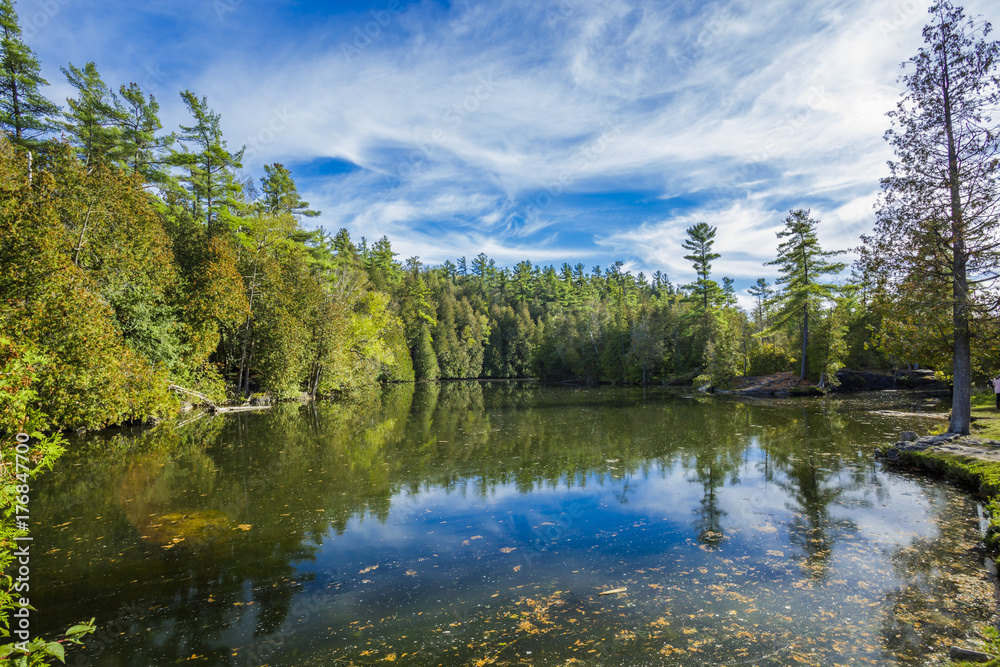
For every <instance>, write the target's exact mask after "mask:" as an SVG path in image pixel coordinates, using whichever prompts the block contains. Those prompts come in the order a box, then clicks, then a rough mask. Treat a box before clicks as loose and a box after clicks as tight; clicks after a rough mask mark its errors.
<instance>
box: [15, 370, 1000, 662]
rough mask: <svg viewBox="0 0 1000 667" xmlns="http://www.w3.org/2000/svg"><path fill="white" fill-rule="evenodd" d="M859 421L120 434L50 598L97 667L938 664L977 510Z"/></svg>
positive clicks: (216, 427)
mask: <svg viewBox="0 0 1000 667" xmlns="http://www.w3.org/2000/svg"><path fill="white" fill-rule="evenodd" d="M893 400H898V398H894V399H893ZM862 407H867V406H865V405H861V404H859V403H858V402H857V401H854V402H851V401H847V402H834V401H827V402H807V403H802V402H797V401H792V402H785V403H775V404H767V403H761V404H750V403H743V402H737V401H731V400H726V399H713V398H706V397H696V398H695V397H681V396H670V395H664V396H659V395H653V394H649V395H647V396H645V397H644V395H643V393H642V392H639V391H635V392H633V391H631V390H596V389H595V390H568V389H546V388H542V387H538V386H535V385H527V386H520V385H515V384H485V385H484V384H478V383H471V384H470V383H448V384H441V385H437V384H430V385H418V386H414V385H399V386H393V387H390V388H388V389H387V390H385V391H383V392H374V391H373V392H369V393H366V394H363V395H359V396H355V397H354V398H353V399H352V400H351V401H350V402H348V403H338V404H319V405H305V406H299V405H284V406H279V407H277V408H275V409H274V410H271V411H269V412H267V413H261V414H238V415H230V416H227V417H226V418H214V419H209V418H205V419H200V420H195V421H192V422H190V423H188V424H186V425H184V426H182V427H179V428H178V427H172V426H169V425H164V426H161V427H158V428H156V429H153V430H151V431H148V432H144V433H138V434H129V433H122V434H119V435H114V436H110V435H105V436H102V437H99V438H94V439H89V440H86V441H83V442H81V443H79V445H78V451H77V452H76V454H75V455H74V457H73V458H72V459H66V460H64V464H63V474H61V475H58V476H52V477H51V478H49V479H48V480H47V483H48V486H45V487H44V488H41V489H39V490H38V491H37V494H38V496H37V497H38V501H37V505H38V506H41V507H44V515H43V516H41V517H40V518H39V522H38V525H37V527H36V529H35V531H34V532H35V536H36V537H35V539H36V544H38V545H44V549H45V550H46V552H45V555H44V556H43V557H40V558H39V561H38V565H37V567H38V571H39V572H40V573H41V574H42V575H43V576H44V581H40V582H39V584H40V585H39V589H40V592H39V593H38V596H39V597H37V602H36V601H35V600H33V603H34V604H35V606H36V607H38V609H39V617H38V618H39V621H38V622H39V624H40V627H41V626H42V625H46V626H48V627H50V628H53V629H57V628H58V627H60V626H62V625H63V624H64V622H65V621H66V620H67V619H70V620H72V619H76V618H84V617H87V618H89V617H90V616H93V615H96V616H97V617H98V620H99V624H101V626H102V629H103V632H102V634H101V635H100V636H99V637H98V640H97V641H92V642H90V644H89V646H88V649H87V650H86V651H85V652H84V653H82V654H80V655H78V656H77V657H76V661H77V662H76V664H81V665H83V664H94V665H142V666H144V667H145V666H146V665H161V664H172V663H175V662H180V661H188V660H190V661H192V662H201V663H203V664H210V665H263V664H268V665H273V666H277V665H328V664H358V665H361V664H374V663H376V662H380V661H387V660H390V661H394V662H397V663H401V664H413V665H424V664H448V665H450V664H571V663H572V662H573V661H577V662H578V663H580V664H590V665H604V664H607V665H640V664H691V665H703V664H736V663H740V662H746V663H747V664H758V665H765V664H775V665H777V664H789V663H791V662H798V663H801V664H817V665H820V664H834V663H839V664H845V663H851V662H858V661H874V662H878V663H880V664H897V663H898V664H921V663H922V661H925V660H927V659H928V657H929V656H930V655H932V654H934V652H936V651H940V643H941V642H943V641H945V640H948V641H951V640H953V639H954V638H955V637H959V636H963V635H966V634H968V633H969V632H970V630H971V628H972V627H973V626H974V625H975V624H976V623H977V622H983V621H986V620H988V619H989V618H990V616H991V613H992V611H991V609H990V608H989V607H990V605H989V604H987V602H988V601H989V599H990V597H989V596H990V595H991V588H990V587H991V585H992V584H991V583H990V582H989V581H988V580H987V578H986V576H985V575H984V573H983V572H982V571H981V569H980V568H978V567H977V566H976V564H975V563H976V558H975V556H976V554H975V553H973V554H970V553H969V550H970V548H974V543H975V537H976V529H977V525H978V524H977V521H976V514H975V508H974V506H972V505H971V503H970V502H969V501H968V500H967V499H966V498H964V497H963V496H962V495H960V494H957V493H954V492H952V491H951V490H950V489H947V488H946V487H943V486H939V485H935V484H931V483H928V482H926V481H924V480H919V479H909V478H906V477H902V476H899V475H896V474H888V473H886V472H884V471H881V470H879V469H877V468H875V467H874V466H873V465H872V464H871V463H870V452H871V449H872V447H874V446H875V445H876V444H879V443H880V442H881V440H882V439H883V438H882V435H881V434H882V433H891V432H893V431H895V430H896V429H897V428H898V427H899V425H898V424H896V423H894V422H893V420H892V419H891V418H888V417H884V416H882V417H880V416H877V415H870V414H868V413H866V412H859V408H862ZM614 589H626V590H625V591H624V592H620V593H615V594H612V595H600V593H601V592H606V591H608V590H614ZM70 664H73V663H72V659H71V663H70Z"/></svg>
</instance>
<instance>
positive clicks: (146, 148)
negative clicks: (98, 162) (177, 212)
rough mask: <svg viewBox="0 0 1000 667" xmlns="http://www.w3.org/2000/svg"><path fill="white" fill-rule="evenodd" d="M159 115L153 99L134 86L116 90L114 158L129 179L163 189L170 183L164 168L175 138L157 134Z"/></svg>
mask: <svg viewBox="0 0 1000 667" xmlns="http://www.w3.org/2000/svg"><path fill="white" fill-rule="evenodd" d="M159 113H160V105H159V103H157V101H156V98H155V97H153V96H152V95H149V96H148V98H147V96H146V95H145V94H144V93H143V92H142V89H141V88H139V86H138V85H137V84H135V83H131V84H129V85H128V86H127V87H126V86H122V87H121V88H119V89H118V100H117V114H116V115H117V118H118V127H119V129H120V131H121V135H120V137H119V141H120V146H119V149H118V157H119V159H120V160H121V163H122V165H123V166H124V167H125V168H126V169H127V170H128V171H130V172H131V173H132V175H133V176H136V177H140V178H142V179H143V181H144V182H145V183H146V184H148V185H155V186H161V187H163V186H165V185H166V184H168V183H170V181H171V180H172V177H171V176H170V174H168V173H167V171H166V169H164V167H165V166H166V164H167V162H168V157H169V155H168V152H169V149H170V147H171V145H173V143H174V141H175V140H176V139H177V136H176V135H175V134H173V133H170V134H165V135H158V134H157V133H158V132H159V131H160V130H162V129H163V125H162V124H161V123H160V116H159Z"/></svg>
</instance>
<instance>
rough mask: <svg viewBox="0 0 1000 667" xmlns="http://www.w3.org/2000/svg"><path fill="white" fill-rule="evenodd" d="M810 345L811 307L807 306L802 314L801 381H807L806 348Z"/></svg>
mask: <svg viewBox="0 0 1000 667" xmlns="http://www.w3.org/2000/svg"><path fill="white" fill-rule="evenodd" d="M808 344H809V306H806V309H805V312H804V313H803V314H802V372H801V374H800V375H799V379H800V380H805V379H806V346H807V345H808Z"/></svg>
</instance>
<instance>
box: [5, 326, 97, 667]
mask: <svg viewBox="0 0 1000 667" xmlns="http://www.w3.org/2000/svg"><path fill="white" fill-rule="evenodd" d="M45 363H46V359H45V357H44V356H43V355H42V354H40V353H39V352H38V351H37V349H35V348H34V347H33V346H32V345H31V344H30V343H29V344H18V343H15V342H14V341H13V340H12V339H11V338H9V337H7V336H6V335H4V334H3V333H0V573H2V572H7V571H8V567H9V566H10V565H11V563H13V562H14V550H15V549H16V548H17V542H16V541H15V539H16V538H18V537H23V536H25V535H26V531H24V530H19V529H18V528H17V525H16V523H15V515H16V513H17V512H16V505H17V503H18V499H19V498H20V497H21V495H22V494H24V493H27V490H28V489H29V488H30V486H31V483H32V482H33V481H34V480H35V479H36V478H37V476H38V475H39V474H40V473H41V472H43V471H45V470H51V469H52V466H53V464H54V463H55V461H56V460H57V459H58V458H59V457H60V456H61V455H62V453H63V452H64V451H65V445H66V441H65V439H64V438H63V437H62V436H61V435H59V434H46V433H45V432H44V431H45V429H46V428H47V427H48V418H47V416H46V415H45V414H44V413H42V412H41V411H39V410H38V408H37V407H36V406H37V402H38V394H37V391H36V390H35V388H34V386H33V385H34V383H35V382H36V380H37V369H38V367H40V366H43V365H44V364H45ZM22 593H23V591H21V590H20V589H18V587H17V585H16V584H15V582H14V579H13V577H12V576H10V575H8V574H3V575H0V636H2V637H3V638H5V639H8V640H9V639H17V637H16V636H12V631H13V630H14V629H13V628H11V617H12V613H13V612H14V611H15V610H16V609H18V608H20V607H21V606H23V605H24V604H27V603H26V602H22V600H27V598H25V597H23V596H22ZM94 630H95V627H94V619H91V620H90V622H89V623H80V624H77V625H75V626H73V627H71V628H69V630H67V631H66V634H65V635H64V637H63V638H62V639H61V640H59V641H48V640H46V639H44V638H41V637H36V638H35V639H33V640H32V641H30V642H24V641H21V642H18V641H13V642H11V643H7V644H0V660H3V661H4V664H11V665H17V666H21V665H24V666H40V665H48V664H50V662H51V661H50V658H54V659H56V660H59V661H60V662H65V661H66V659H65V648H64V647H63V643H64V642H65V643H70V644H77V645H79V644H82V641H81V640H82V638H83V637H84V636H86V635H88V634H91V633H92V632H94Z"/></svg>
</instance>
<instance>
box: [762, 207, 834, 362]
mask: <svg viewBox="0 0 1000 667" xmlns="http://www.w3.org/2000/svg"><path fill="white" fill-rule="evenodd" d="M818 223H819V221H818V220H813V219H812V218H810V217H809V211H804V210H802V209H798V210H795V211H791V212H790V213H789V214H788V216H787V217H786V218H785V228H784V229H782V230H781V231H780V232H778V238H779V239H786V240H785V241H783V242H782V243H780V244H779V245H778V257H777V259H775V260H774V261H773V262H767V264H768V265H775V266H777V267H778V268H779V270H780V271H781V277H780V278H778V279H777V280H775V281H774V283H775V284H776V285H783V286H784V289H783V290H782V292H781V293H780V294H779V295H778V296H777V297H776V301H777V303H778V305H779V310H778V314H777V316H776V320H777V323H776V325H775V326H780V325H781V324H784V323H785V322H788V321H789V320H790V319H791V318H793V317H801V318H802V372H801V373H800V378H802V379H803V380H804V379H805V377H806V368H807V366H806V349H807V347H808V345H809V313H810V311H813V312H815V311H816V309H817V308H818V307H819V305H820V303H821V302H822V301H823V300H824V299H832V298H833V297H834V294H835V290H836V286H835V285H832V284H830V283H822V282H819V281H820V279H821V278H822V277H823V276H827V275H831V274H836V273H840V272H841V271H843V270H844V266H845V264H843V263H842V262H830V261H828V260H827V258H828V257H833V256H835V255H841V254H843V251H842V250H837V251H826V250H823V249H822V248H821V247H820V245H819V238H817V236H816V225H817V224H818Z"/></svg>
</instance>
